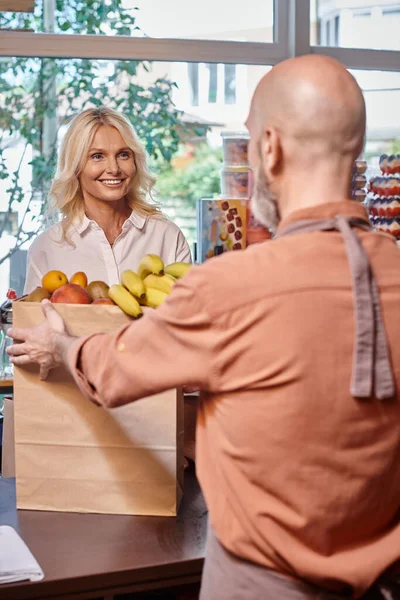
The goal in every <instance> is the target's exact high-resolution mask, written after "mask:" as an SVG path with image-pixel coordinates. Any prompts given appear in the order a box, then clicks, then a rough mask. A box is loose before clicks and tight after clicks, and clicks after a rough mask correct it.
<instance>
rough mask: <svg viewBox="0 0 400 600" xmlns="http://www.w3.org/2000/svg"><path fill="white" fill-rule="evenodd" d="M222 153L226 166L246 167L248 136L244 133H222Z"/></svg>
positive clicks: (247, 161) (247, 162)
mask: <svg viewBox="0 0 400 600" xmlns="http://www.w3.org/2000/svg"><path fill="white" fill-rule="evenodd" d="M221 136H222V152H223V160H224V164H225V165H226V166H236V167H246V166H248V164H249V160H248V155H247V151H248V146H249V138H250V136H249V134H248V133H246V132H244V131H223V132H222V133H221Z"/></svg>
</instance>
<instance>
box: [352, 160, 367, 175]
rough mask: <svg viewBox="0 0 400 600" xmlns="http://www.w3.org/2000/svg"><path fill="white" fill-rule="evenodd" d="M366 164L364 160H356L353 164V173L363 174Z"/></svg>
mask: <svg viewBox="0 0 400 600" xmlns="http://www.w3.org/2000/svg"><path fill="white" fill-rule="evenodd" d="M367 168H368V165H367V161H366V160H356V161H354V165H353V174H354V175H364V173H365V171H366V170H367Z"/></svg>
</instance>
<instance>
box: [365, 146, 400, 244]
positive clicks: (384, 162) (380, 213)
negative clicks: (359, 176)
mask: <svg viewBox="0 0 400 600" xmlns="http://www.w3.org/2000/svg"><path fill="white" fill-rule="evenodd" d="M379 167H380V169H381V172H382V175H377V176H374V177H371V179H370V182H369V197H368V210H369V214H370V220H371V223H372V225H373V227H375V229H377V230H378V231H383V232H384V233H389V234H390V235H392V236H393V237H394V238H395V239H396V240H397V241H400V154H396V155H395V154H392V155H390V156H388V155H387V154H382V156H381V157H380V159H379Z"/></svg>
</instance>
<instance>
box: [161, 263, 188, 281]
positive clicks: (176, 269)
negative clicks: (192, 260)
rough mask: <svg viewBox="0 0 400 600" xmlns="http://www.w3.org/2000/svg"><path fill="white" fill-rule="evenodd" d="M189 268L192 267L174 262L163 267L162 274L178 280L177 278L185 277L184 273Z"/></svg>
mask: <svg viewBox="0 0 400 600" xmlns="http://www.w3.org/2000/svg"><path fill="white" fill-rule="evenodd" d="M191 267H192V265H189V264H188V263H184V262H175V263H172V264H170V265H168V266H167V267H165V269H164V273H165V274H166V275H171V276H172V277H175V278H176V279H179V277H183V276H184V275H186V273H187V272H188V271H189V269H190V268H191Z"/></svg>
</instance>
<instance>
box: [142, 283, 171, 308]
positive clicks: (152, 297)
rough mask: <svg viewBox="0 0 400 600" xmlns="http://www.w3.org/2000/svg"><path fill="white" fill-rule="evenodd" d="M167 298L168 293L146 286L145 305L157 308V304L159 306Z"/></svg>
mask: <svg viewBox="0 0 400 600" xmlns="http://www.w3.org/2000/svg"><path fill="white" fill-rule="evenodd" d="M167 298H168V294H166V293H165V292H162V291H161V290H156V289H155V288H151V287H148V288H146V300H145V301H144V302H145V305H146V306H150V307H151V308H157V306H160V304H162V303H163V302H164V300H166V299H167Z"/></svg>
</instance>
